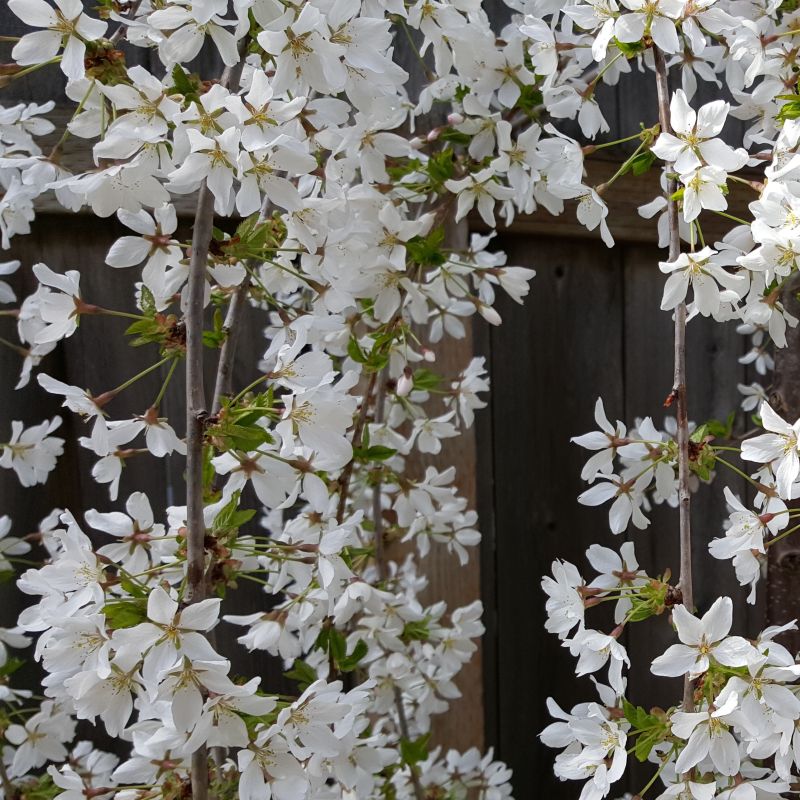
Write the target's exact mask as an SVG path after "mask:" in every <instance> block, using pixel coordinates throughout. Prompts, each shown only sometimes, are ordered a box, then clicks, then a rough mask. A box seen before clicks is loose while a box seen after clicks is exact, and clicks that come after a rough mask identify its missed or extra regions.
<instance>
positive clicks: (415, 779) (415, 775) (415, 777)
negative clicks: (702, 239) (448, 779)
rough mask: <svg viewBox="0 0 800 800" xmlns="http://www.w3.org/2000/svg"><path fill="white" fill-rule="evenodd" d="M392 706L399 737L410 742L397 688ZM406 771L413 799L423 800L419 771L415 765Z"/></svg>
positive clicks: (401, 697)
mask: <svg viewBox="0 0 800 800" xmlns="http://www.w3.org/2000/svg"><path fill="white" fill-rule="evenodd" d="M394 704H395V708H397V719H398V722H399V723H400V735H401V736H402V737H403V739H405V740H406V741H407V742H410V741H411V739H410V738H409V735H408V720H407V719H406V710H405V708H404V707H403V695H402V693H401V691H400V687H399V686H395V687H394ZM408 770H409V772H410V773H411V783H412V785H413V786H414V797H415V798H416V800H425V790H424V789H423V788H422V782H421V781H420V779H419V769H417V765H416V764H409V765H408Z"/></svg>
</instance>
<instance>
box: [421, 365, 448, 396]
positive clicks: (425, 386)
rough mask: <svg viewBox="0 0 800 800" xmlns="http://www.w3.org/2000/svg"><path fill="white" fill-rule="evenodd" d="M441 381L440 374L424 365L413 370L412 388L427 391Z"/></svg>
mask: <svg viewBox="0 0 800 800" xmlns="http://www.w3.org/2000/svg"><path fill="white" fill-rule="evenodd" d="M441 382H442V376H441V375H437V374H436V373H435V372H432V371H431V370H429V369H425V367H420V369H418V370H416V371H415V372H414V388H415V389H417V390H418V391H420V392H429V391H430V390H431V389H437V388H438V387H439V384H441Z"/></svg>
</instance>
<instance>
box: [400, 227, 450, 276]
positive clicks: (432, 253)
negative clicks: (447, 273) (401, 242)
mask: <svg viewBox="0 0 800 800" xmlns="http://www.w3.org/2000/svg"><path fill="white" fill-rule="evenodd" d="M444 236H445V234H444V228H443V227H438V228H434V229H433V230H432V231H431V232H430V233H429V234H428V235H427V236H414V237H413V238H412V239H409V240H408V241H407V242H406V252H407V253H408V257H409V258H410V259H411V261H413V262H415V263H416V264H419V265H421V266H423V267H438V266H441V265H442V264H444V262H445V261H447V256H446V255H445V254H444V253H443V252H442V245H443V244H444Z"/></svg>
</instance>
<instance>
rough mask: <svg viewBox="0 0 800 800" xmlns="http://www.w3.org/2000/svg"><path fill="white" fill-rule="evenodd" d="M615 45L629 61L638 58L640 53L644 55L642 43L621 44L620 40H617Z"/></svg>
mask: <svg viewBox="0 0 800 800" xmlns="http://www.w3.org/2000/svg"><path fill="white" fill-rule="evenodd" d="M614 44H615V45H616V46H617V48H618V49H619V51H620V52H621V53H622V54H623V55H624V56H625V58H627V59H628V60H630V59H632V58H636V56H638V55H639V53H643V52H644V49H645V47H644V45H643V44H642V43H641V42H621V41H620V40H619V39H616V38H615V39H614Z"/></svg>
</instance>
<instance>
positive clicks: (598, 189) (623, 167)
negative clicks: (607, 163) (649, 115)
mask: <svg viewBox="0 0 800 800" xmlns="http://www.w3.org/2000/svg"><path fill="white" fill-rule="evenodd" d="M644 147H646V145H645V143H644V142H642V143H641V144H640V145H639V146H638V147H637V148H636V149H635V150H634V151H633V153H631V155H630V156H628V158H626V159H625V161H624V162H623V163H622V164H621V165H620V167H619V169H618V170H617V171H616V172H615V173H614V174H613V175H612V176H611V177H610V178H609V179H608V180H607V181H606V182H605V183H602V184H600V186H597V187H596V188H595V191H596V192H597V193H598V194H602V193H603V192H604V191H605V190H606V189H608V187H609V186H611V184H612V183H614V181H616V180H617V178H620V177H621V176H622V175H624V174H625V173H626V172H627V171H628V167H629V166H630V165H631V164H632V163H633V160H634V159H635V158H636V157H637V156H638V155H639V154H640V153H641V152H642V149H643V148H644Z"/></svg>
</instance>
